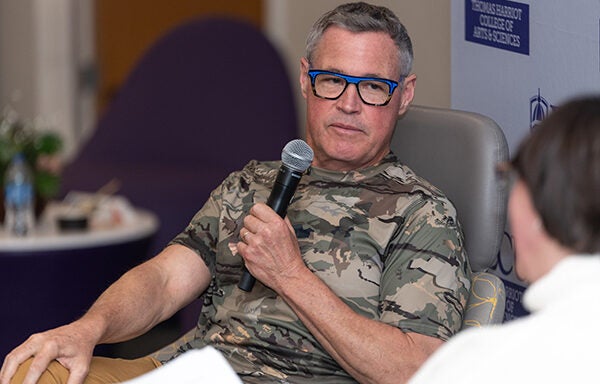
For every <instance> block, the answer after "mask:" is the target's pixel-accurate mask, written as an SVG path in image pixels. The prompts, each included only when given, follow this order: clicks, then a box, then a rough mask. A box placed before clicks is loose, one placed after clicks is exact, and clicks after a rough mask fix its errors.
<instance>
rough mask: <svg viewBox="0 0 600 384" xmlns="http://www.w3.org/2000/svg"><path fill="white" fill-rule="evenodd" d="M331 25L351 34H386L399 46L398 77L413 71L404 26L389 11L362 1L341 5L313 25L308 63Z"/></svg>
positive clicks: (308, 38)
mask: <svg viewBox="0 0 600 384" xmlns="http://www.w3.org/2000/svg"><path fill="white" fill-rule="evenodd" d="M331 26H338V27H341V28H344V29H346V30H348V31H351V32H385V33H387V34H388V35H389V36H390V37H391V38H392V40H393V41H394V44H396V47H398V56H399V62H400V76H407V75H408V74H409V73H410V71H411V70H412V62H413V49H412V42H411V40H410V37H409V36H408V32H407V31H406V28H405V27H404V25H402V23H401V22H400V20H399V19H398V17H397V16H396V15H395V14H394V13H393V12H392V11H391V10H389V9H388V8H386V7H381V6H376V5H371V4H367V3H364V2H358V3H347V4H342V5H340V6H338V7H336V8H335V9H334V10H332V11H329V12H327V13H325V14H324V15H323V16H321V18H319V19H318V20H317V21H316V22H315V24H314V25H313V27H312V28H311V30H310V32H309V33H308V37H307V39H306V58H307V59H308V62H309V63H310V62H311V59H312V57H313V55H314V52H315V49H316V47H317V45H318V44H319V41H320V40H321V37H323V33H324V32H325V30H326V29H327V28H329V27H331Z"/></svg>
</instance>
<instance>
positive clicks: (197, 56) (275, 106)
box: [63, 18, 298, 329]
mask: <svg viewBox="0 0 600 384" xmlns="http://www.w3.org/2000/svg"><path fill="white" fill-rule="evenodd" d="M297 136H298V127H297V117H296V110H295V104H294V96H293V91H292V86H291V82H290V77H289V76H288V73H287V72H286V69H285V66H284V64H283V61H282V59H281V57H280V55H279V53H278V52H277V51H276V49H275V48H274V47H273V45H272V44H271V43H270V41H269V40H268V39H267V38H266V37H265V35H264V34H263V33H262V32H261V31H260V30H258V29H256V28H255V27H253V26H251V25H249V24H247V23H245V22H241V21H237V20H234V19H226V18H207V19H197V20H192V21H189V22H187V23H185V24H183V25H180V26H178V27H176V28H174V29H173V30H171V31H170V32H168V33H167V34H166V35H164V36H163V37H162V38H160V39H159V40H158V41H157V42H156V43H155V44H154V45H153V46H152V47H151V48H150V49H149V50H148V51H147V52H146V53H145V55H143V57H142V58H141V60H140V61H139V62H138V63H137V65H136V66H135V68H134V70H133V71H132V73H131V74H130V76H129V77H128V78H127V80H126V81H125V83H124V84H123V86H122V88H121V89H120V91H119V92H118V94H117V95H116V97H115V99H114V101H113V102H112V103H111V105H110V106H109V108H108V110H107V111H106V113H105V114H104V115H103V116H102V118H101V119H100V121H99V123H98V126H97V129H96V131H95V132H94V134H93V136H92V137H91V139H90V140H89V141H88V142H87V143H86V144H85V145H84V147H83V148H82V149H81V151H80V152H79V155H78V156H77V158H76V159H75V160H74V161H73V162H72V164H70V166H68V167H67V168H66V169H65V173H64V183H63V192H65V193H66V192H68V191H70V190H83V191H94V190H97V189H98V188H100V187H101V186H102V185H104V184H105V183H107V182H108V181H109V180H111V179H113V178H117V179H118V180H119V181H120V182H121V188H120V190H119V192H118V193H119V194H122V195H124V196H126V197H127V198H128V199H129V200H130V201H131V202H132V204H133V205H135V206H137V207H142V208H146V209H149V210H151V211H153V212H154V213H155V214H157V216H158V218H159V220H160V228H159V231H158V233H157V234H156V236H155V240H154V244H153V246H152V248H151V251H150V252H149V253H150V255H144V257H148V256H152V255H153V254H156V253H157V252H159V251H160V250H161V249H162V248H163V247H164V246H165V245H166V244H167V243H168V242H169V241H170V240H171V239H172V238H173V237H174V236H175V235H177V234H178V233H179V232H180V231H182V230H183V229H184V228H185V226H186V225H187V224H188V222H189V221H190V219H191V218H192V216H193V215H194V214H195V213H196V212H197V211H198V210H199V209H200V208H201V207H202V205H203V204H204V202H205V201H206V200H207V198H208V196H209V194H210V192H211V191H212V190H213V189H214V188H215V187H216V186H217V185H218V184H219V183H220V182H221V181H222V180H223V179H224V178H225V177H226V176H227V175H228V174H229V173H231V172H232V171H234V170H237V169H241V168H242V167H243V166H244V165H245V164H246V163H247V162H248V161H249V160H251V159H257V160H277V159H280V158H281V150H282V149H283V147H284V146H285V144H286V143H287V142H288V141H290V140H292V139H294V138H296V137H297ZM192 319H193V315H191V316H188V318H187V319H186V320H184V327H185V329H187V328H189V327H190V326H191V324H190V322H192V321H194V323H193V324H195V320H192Z"/></svg>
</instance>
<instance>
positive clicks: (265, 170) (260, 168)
mask: <svg viewBox="0 0 600 384" xmlns="http://www.w3.org/2000/svg"><path fill="white" fill-rule="evenodd" d="M280 166H281V161H259V160H250V161H249V162H248V163H247V164H246V165H244V167H243V168H242V169H239V170H236V171H233V172H231V173H230V174H229V176H227V178H226V179H225V181H224V183H223V184H224V185H225V187H231V186H232V185H239V184H242V185H249V184H251V183H261V184H262V183H268V182H269V181H271V180H273V179H274V178H275V177H276V175H277V170H278V169H279V167H280Z"/></svg>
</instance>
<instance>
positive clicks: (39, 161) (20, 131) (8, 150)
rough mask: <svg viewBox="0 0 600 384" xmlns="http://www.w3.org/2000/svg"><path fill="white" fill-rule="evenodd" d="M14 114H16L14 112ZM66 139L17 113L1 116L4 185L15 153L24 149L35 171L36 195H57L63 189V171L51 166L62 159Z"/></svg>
mask: <svg viewBox="0 0 600 384" xmlns="http://www.w3.org/2000/svg"><path fill="white" fill-rule="evenodd" d="M13 115H14V114H13ZM62 147H63V142H62V139H61V138H60V136H59V135H57V134H56V133H53V132H42V131H39V130H38V129H37V128H36V127H35V126H34V125H33V124H26V123H24V122H23V121H22V120H20V119H17V118H15V117H14V116H11V115H8V114H6V113H5V114H4V115H3V116H0V176H1V177H0V185H1V186H2V190H3V189H4V174H5V171H6V168H7V167H8V165H9V163H10V162H11V160H12V158H13V156H14V155H15V154H17V153H18V152H22V153H23V154H24V156H25V158H26V159H27V162H28V163H29V166H30V168H31V170H32V172H33V180H34V189H35V192H36V196H37V197H38V198H40V199H42V200H45V201H47V200H49V199H51V198H53V197H55V196H56V195H57V194H58V192H59V190H60V172H59V170H58V169H57V168H58V167H55V166H48V164H51V163H52V159H58V154H59V153H60V151H61V150H62Z"/></svg>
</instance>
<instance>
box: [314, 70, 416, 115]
mask: <svg viewBox="0 0 600 384" xmlns="http://www.w3.org/2000/svg"><path fill="white" fill-rule="evenodd" d="M308 76H309V77H310V83H311V86H312V90H313V94H314V95H315V96H317V97H320V98H322V99H328V100H336V99H338V98H339V97H340V96H342V94H343V93H344V91H345V90H346V88H347V87H348V84H355V85H356V89H357V90H358V96H359V97H360V99H361V100H362V102H363V103H365V104H367V105H374V106H384V105H387V104H388V103H389V102H390V100H391V99H392V93H393V92H394V89H396V87H398V82H397V81H394V80H388V79H381V78H379V77H357V76H349V75H342V74H341V73H337V72H330V71H322V70H319V69H311V70H309V71H308ZM404 78H405V76H402V77H401V78H400V81H403V80H404Z"/></svg>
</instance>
